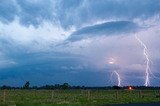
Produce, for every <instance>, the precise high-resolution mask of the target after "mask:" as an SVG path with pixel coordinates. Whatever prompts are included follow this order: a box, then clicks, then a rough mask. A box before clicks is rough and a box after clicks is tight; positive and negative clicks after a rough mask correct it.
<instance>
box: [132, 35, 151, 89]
mask: <svg viewBox="0 0 160 106" xmlns="http://www.w3.org/2000/svg"><path fill="white" fill-rule="evenodd" d="M135 38H136V40H137V41H138V42H139V43H140V44H141V45H142V46H143V54H144V56H145V58H146V69H145V83H144V85H145V86H149V85H150V79H149V77H150V59H149V56H148V49H147V46H146V45H145V44H144V43H143V41H142V40H141V39H139V38H138V36H137V35H136V34H135Z"/></svg>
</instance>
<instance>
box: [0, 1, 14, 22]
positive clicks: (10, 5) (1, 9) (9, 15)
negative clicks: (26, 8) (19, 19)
mask: <svg viewBox="0 0 160 106" xmlns="http://www.w3.org/2000/svg"><path fill="white" fill-rule="evenodd" d="M16 14H17V7H16V5H15V3H14V1H13V0H0V21H2V22H4V23H9V22H11V21H13V20H14V18H15V15H16Z"/></svg>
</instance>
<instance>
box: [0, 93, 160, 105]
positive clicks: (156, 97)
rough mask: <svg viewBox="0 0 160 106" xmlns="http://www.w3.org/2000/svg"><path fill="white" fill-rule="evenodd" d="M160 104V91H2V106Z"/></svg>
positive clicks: (0, 102) (0, 100) (0, 97)
mask: <svg viewBox="0 0 160 106" xmlns="http://www.w3.org/2000/svg"><path fill="white" fill-rule="evenodd" d="M148 102H160V91H159V90H132V91H129V90H0V106H99V105H104V104H127V103H148Z"/></svg>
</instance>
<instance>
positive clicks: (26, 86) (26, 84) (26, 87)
mask: <svg viewBox="0 0 160 106" xmlns="http://www.w3.org/2000/svg"><path fill="white" fill-rule="evenodd" d="M29 86H30V82H29V81H26V83H25V85H24V86H23V88H24V89H29Z"/></svg>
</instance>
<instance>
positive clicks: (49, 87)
mask: <svg viewBox="0 0 160 106" xmlns="http://www.w3.org/2000/svg"><path fill="white" fill-rule="evenodd" d="M132 88H133V89H136V90H138V89H140V90H143V89H144V90H145V89H146V90H147V89H149V90H152V89H160V87H157V86H156V87H154V86H149V87H145V86H132ZM0 89H37V90H38V89H47V90H54V89H104V90H105V89H113V90H114V89H115V90H123V89H128V86H123V87H119V86H106V87H87V86H71V85H69V84H68V83H64V84H55V85H45V86H40V87H38V86H30V82H29V81H26V82H25V84H24V85H23V86H22V87H11V86H6V85H3V86H0Z"/></svg>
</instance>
